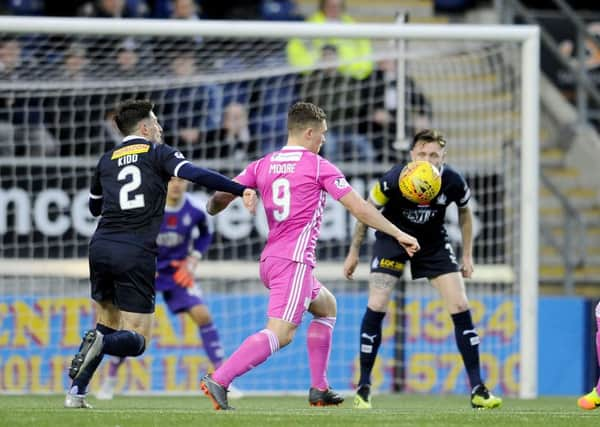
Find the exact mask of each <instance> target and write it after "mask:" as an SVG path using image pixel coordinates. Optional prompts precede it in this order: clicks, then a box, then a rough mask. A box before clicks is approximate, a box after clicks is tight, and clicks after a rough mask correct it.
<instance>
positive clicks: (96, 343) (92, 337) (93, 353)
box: [69, 329, 104, 380]
mask: <svg viewBox="0 0 600 427" xmlns="http://www.w3.org/2000/svg"><path fill="white" fill-rule="evenodd" d="M103 338H104V336H103V335H102V334H101V333H100V332H98V331H97V330H95V329H91V330H89V331H87V332H86V333H85V335H84V336H83V341H82V342H81V346H80V347H79V352H78V353H77V354H76V355H75V356H74V357H73V359H72V360H71V367H70V368H69V377H70V378H71V379H72V380H74V379H75V378H77V377H78V376H79V374H81V372H83V371H84V370H85V368H86V367H87V366H88V365H89V364H90V362H92V361H93V360H95V359H96V358H97V357H99V356H102V341H103Z"/></svg>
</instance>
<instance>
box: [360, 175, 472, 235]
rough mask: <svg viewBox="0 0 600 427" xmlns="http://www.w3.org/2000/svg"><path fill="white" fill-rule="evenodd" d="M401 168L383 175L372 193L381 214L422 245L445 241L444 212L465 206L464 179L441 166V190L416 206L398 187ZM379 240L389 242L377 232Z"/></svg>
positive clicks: (466, 198) (466, 193)
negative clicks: (431, 198)
mask: <svg viewBox="0 0 600 427" xmlns="http://www.w3.org/2000/svg"><path fill="white" fill-rule="evenodd" d="M403 167H404V166H403V165H396V166H394V167H393V168H392V169H390V170H389V171H388V172H386V173H385V174H384V175H383V176H382V177H381V178H380V179H379V181H378V182H377V184H375V186H374V187H373V188H372V189H371V195H370V197H371V199H372V200H373V201H374V202H375V203H376V204H377V205H379V206H383V210H382V214H383V216H385V217H386V218H387V219H388V220H390V222H393V223H394V224H395V225H396V226H397V227H398V228H400V229H401V230H402V231H404V232H406V233H409V234H411V235H412V236H414V237H415V238H416V239H417V240H418V241H419V243H420V244H421V245H423V244H424V243H425V244H427V243H428V242H435V241H440V240H442V241H443V240H444V239H446V238H447V234H446V229H445V227H444V217H445V216H446V208H447V207H448V206H449V205H450V204H451V203H456V204H457V206H459V207H463V206H466V205H467V203H468V202H469V199H470V197H471V191H470V189H469V186H468V185H467V182H466V181H465V179H464V178H463V176H462V175H461V174H460V173H458V172H457V171H456V170H454V169H453V168H452V167H450V166H449V165H443V166H442V170H441V173H442V186H441V189H440V192H439V193H438V195H437V196H436V197H435V198H434V199H433V200H432V201H431V202H430V203H429V204H427V205H419V204H417V203H413V202H411V201H410V200H408V199H406V198H405V197H404V196H403V195H402V193H401V191H400V187H399V184H398V180H399V178H400V173H401V172H402V169H403ZM375 236H376V237H377V238H378V239H381V238H389V239H392V238H391V237H390V236H388V235H387V234H385V233H381V232H379V231H377V232H376V233H375Z"/></svg>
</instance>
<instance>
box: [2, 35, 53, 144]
mask: <svg viewBox="0 0 600 427" xmlns="http://www.w3.org/2000/svg"><path fill="white" fill-rule="evenodd" d="M31 69H35V67H34V66H33V64H31V63H29V62H27V61H24V60H23V55H22V47H21V42H20V41H19V40H18V39H16V38H9V39H3V40H0V81H2V80H4V81H15V82H16V81H17V80H20V79H27V77H28V70H31ZM42 103H43V102H42V99H41V98H39V97H37V96H36V94H35V92H33V91H31V90H30V89H28V88H26V87H25V85H21V86H20V87H17V88H15V89H14V90H5V91H3V92H2V95H1V96H0V154H2V155H3V156H13V155H27V156H44V155H52V154H55V153H56V151H57V143H56V141H55V140H54V139H53V138H52V136H51V135H50V134H49V133H48V131H47V129H46V127H45V126H44V123H43V114H42Z"/></svg>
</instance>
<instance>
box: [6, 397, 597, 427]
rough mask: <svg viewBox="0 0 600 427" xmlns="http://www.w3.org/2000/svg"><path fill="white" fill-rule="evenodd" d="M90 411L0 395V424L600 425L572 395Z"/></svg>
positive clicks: (175, 400) (163, 404)
mask: <svg viewBox="0 0 600 427" xmlns="http://www.w3.org/2000/svg"><path fill="white" fill-rule="evenodd" d="M88 400H89V402H90V403H91V404H92V405H94V409H91V410H84V409H64V408H63V407H62V403H63V396H58V395H54V396H30V395H20V396H7V395H0V426H7V427H8V426H10V427H16V426H32V427H49V426H52V427H54V426H57V427H58V426H66V427H88V426H89V427H104V426H110V427H117V426H118V427H138V426H139V427H150V426H152V427H180V426H195V427H209V426H227V427H233V426H244V427H252V426H259V427H268V426H285V427H287V426H290V427H296V426H299V427H301V426H307V427H321V426H331V427H349V426H363V427H371V426H372V427H380V426H440V427H442V426H461V427H469V426H477V427H495V426H568V427H579V426H598V425H600V409H598V411H583V410H581V409H578V408H577V406H576V404H575V398H574V397H568V398H567V397H564V398H554V397H552V398H540V399H536V400H518V399H505V401H504V405H503V406H502V407H501V408H499V409H495V410H473V409H471V408H470V407H468V401H467V399H466V398H465V397H461V396H431V395H424V396H420V395H379V396H374V398H373V404H374V407H375V408H374V409H372V410H370V411H369V410H355V409H352V397H347V399H346V402H344V404H342V405H340V406H339V407H337V408H335V407H334V408H311V407H309V406H308V403H307V401H306V397H296V396H281V397H275V396H271V397H267V396H261V397H244V398H243V399H240V400H235V401H232V402H231V404H232V405H233V406H235V407H236V408H237V409H236V410H235V411H227V412H223V411H219V412H217V411H214V410H213V409H212V406H211V405H210V403H209V400H208V399H207V398H206V397H204V396H194V397H189V396H186V397H124V396H117V397H116V398H115V399H114V400H112V401H98V400H96V399H94V398H93V397H90V398H89V399H88Z"/></svg>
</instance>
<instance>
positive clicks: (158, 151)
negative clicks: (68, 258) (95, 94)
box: [90, 136, 187, 252]
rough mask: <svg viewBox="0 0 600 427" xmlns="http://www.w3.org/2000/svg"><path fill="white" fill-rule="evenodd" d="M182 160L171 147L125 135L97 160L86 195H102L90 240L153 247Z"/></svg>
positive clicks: (178, 153)
mask: <svg viewBox="0 0 600 427" xmlns="http://www.w3.org/2000/svg"><path fill="white" fill-rule="evenodd" d="M185 163H187V160H185V157H184V156H183V154H181V153H180V152H179V151H177V150H176V149H174V148H172V147H170V146H168V145H165V144H156V143H153V142H151V141H148V140H146V139H144V138H141V137H137V136H129V137H126V138H125V139H124V140H123V143H122V144H121V145H119V146H117V147H115V148H114V149H112V150H110V151H108V152H106V153H105V154H104V155H102V157H101V158H100V160H99V162H98V165H97V167H96V171H95V173H94V176H93V178H92V185H91V188H90V197H91V198H102V218H101V219H100V222H99V223H98V227H97V229H96V231H95V233H94V236H93V238H92V239H94V238H98V237H103V238H105V239H109V240H113V241H122V242H125V243H130V244H136V245H142V246H144V248H145V249H148V250H151V251H153V252H155V251H156V236H157V234H158V231H159V229H160V224H161V221H162V218H163V210H164V206H165V198H166V194H167V183H168V182H169V179H170V178H171V176H176V175H177V171H178V170H179V168H180V167H181V166H183V164H185Z"/></svg>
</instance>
